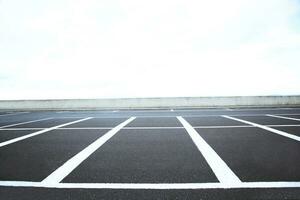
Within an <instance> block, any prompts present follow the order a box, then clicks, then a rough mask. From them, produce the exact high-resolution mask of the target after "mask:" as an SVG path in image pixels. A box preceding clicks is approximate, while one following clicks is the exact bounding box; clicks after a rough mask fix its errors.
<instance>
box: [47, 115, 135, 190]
mask: <svg viewBox="0 0 300 200" xmlns="http://www.w3.org/2000/svg"><path fill="white" fill-rule="evenodd" d="M134 119H135V117H131V118H129V119H127V120H126V121H124V122H123V123H121V124H119V125H118V126H116V127H115V128H113V129H111V130H110V131H108V132H107V133H106V134H105V135H103V136H101V137H100V138H98V139H97V140H96V141H94V142H93V143H92V144H90V145H89V146H87V147H86V148H85V149H83V150H82V151H80V152H79V153H78V154H76V155H75V156H73V157H72V158H71V159H70V160H68V161H67V162H65V163H64V164H63V165H62V166H60V167H59V168H58V169H56V170H55V171H54V172H52V173H51V174H50V175H49V176H48V177H47V178H45V179H44V180H43V181H42V183H45V184H56V183H59V182H60V181H62V180H63V179H64V178H65V177H66V176H67V175H69V174H70V173H71V172H72V171H73V170H74V169H75V168H76V167H78V165H80V163H82V162H83V161H84V160H85V159H87V158H88V157H89V156H90V155H91V154H92V153H94V152H95V151H96V150H97V149H98V148H100V147H101V146H102V145H103V144H104V143H105V142H107V141H108V140H109V139H110V138H111V137H113V136H114V135H115V134H116V133H117V132H119V131H120V130H121V129H122V128H123V127H124V126H126V125H127V124H129V123H130V122H132V121H133V120H134Z"/></svg>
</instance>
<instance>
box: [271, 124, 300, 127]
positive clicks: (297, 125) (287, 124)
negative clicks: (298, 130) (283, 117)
mask: <svg viewBox="0 0 300 200" xmlns="http://www.w3.org/2000/svg"><path fill="white" fill-rule="evenodd" d="M266 126H269V127H285V126H300V124H284V125H266Z"/></svg>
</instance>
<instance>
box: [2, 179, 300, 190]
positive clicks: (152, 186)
mask: <svg viewBox="0 0 300 200" xmlns="http://www.w3.org/2000/svg"><path fill="white" fill-rule="evenodd" d="M0 186H1V187H41V188H60V189H64V188H65V189H67V188H68V189H130V190H139V189H143V190H193V189H224V188H225V189H234V188H245V189H247V188H251V189H253V188H300V182H297V181H295V182H292V181H285V182H283V181H282V182H281V181H278V182H242V183H238V184H224V183H54V184H48V183H43V182H29V181H0Z"/></svg>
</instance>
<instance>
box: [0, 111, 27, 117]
mask: <svg viewBox="0 0 300 200" xmlns="http://www.w3.org/2000/svg"><path fill="white" fill-rule="evenodd" d="M25 113H29V112H17V113H8V114H2V115H0V117H3V116H10V115H19V114H25Z"/></svg>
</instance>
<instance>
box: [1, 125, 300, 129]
mask: <svg viewBox="0 0 300 200" xmlns="http://www.w3.org/2000/svg"><path fill="white" fill-rule="evenodd" d="M265 126H268V127H298V126H300V124H283V125H281V124H280V125H265ZM193 127H194V128H201V129H218V128H219V129H223V128H255V127H254V126H252V125H244V126H243V125H242V126H240V125H239V126H193ZM113 128H114V127H70V128H65V127H62V128H58V129H57V130H109V129H113ZM43 129H44V128H2V129H0V131H21V130H43ZM123 129H129V130H139V129H142V130H143V129H145V130H147V129H149V130H152V129H184V127H175V126H174V127H156V126H155V127H124V128H123Z"/></svg>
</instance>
